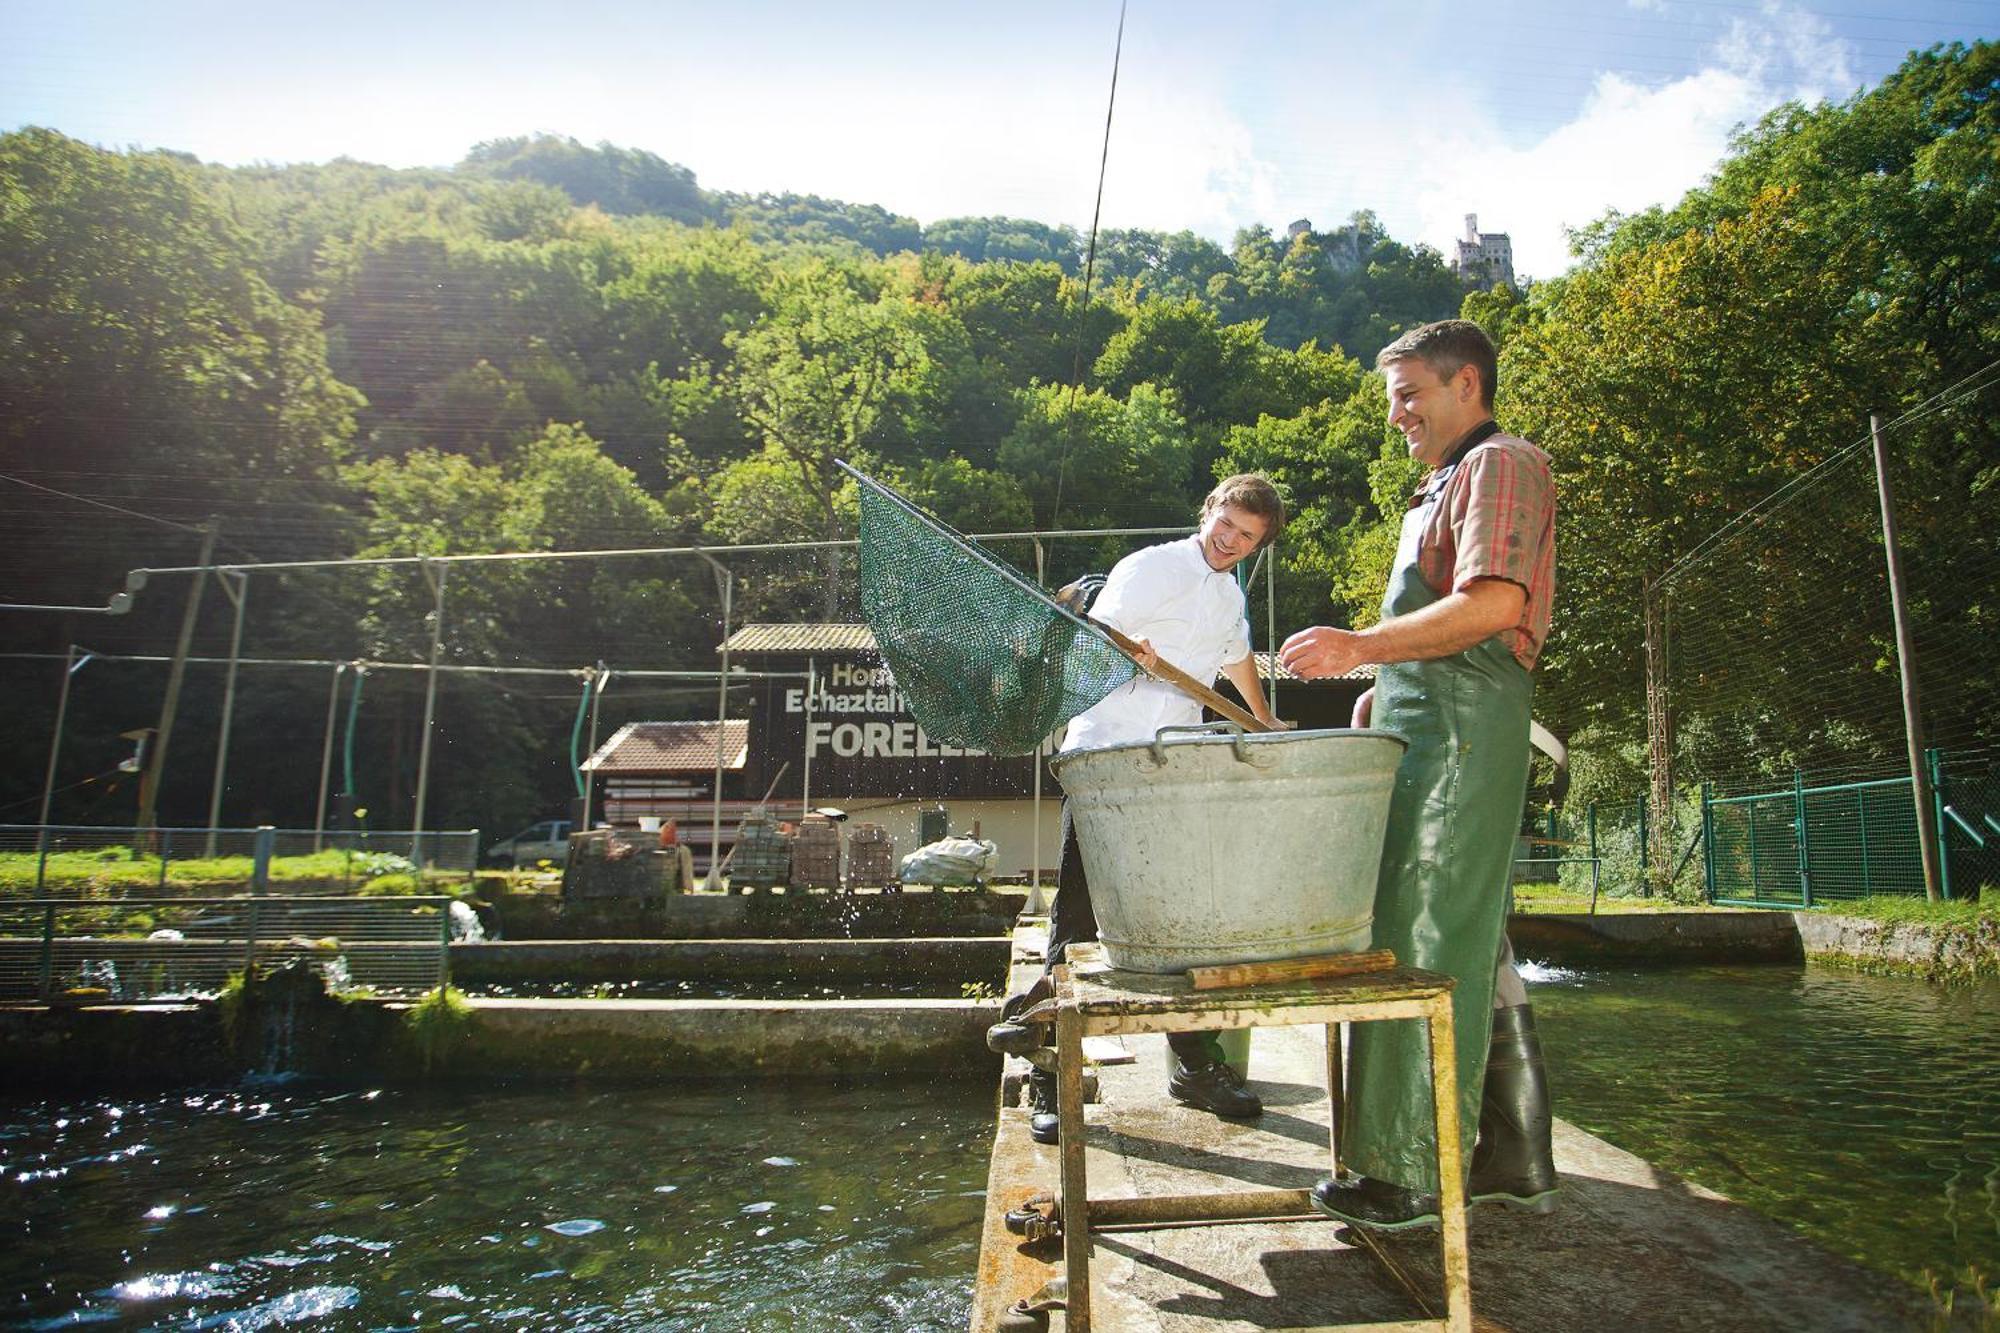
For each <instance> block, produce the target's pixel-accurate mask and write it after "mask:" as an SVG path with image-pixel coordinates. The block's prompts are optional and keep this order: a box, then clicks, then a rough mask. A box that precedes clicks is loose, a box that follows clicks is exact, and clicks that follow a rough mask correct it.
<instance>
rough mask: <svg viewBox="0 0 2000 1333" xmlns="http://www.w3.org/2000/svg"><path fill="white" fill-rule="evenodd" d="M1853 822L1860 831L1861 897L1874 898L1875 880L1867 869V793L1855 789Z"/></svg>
mask: <svg viewBox="0 0 2000 1333" xmlns="http://www.w3.org/2000/svg"><path fill="white" fill-rule="evenodd" d="M1854 822H1855V824H1856V825H1858V826H1859V828H1860V831H1861V896H1862V897H1864V898H1873V897H1874V896H1875V880H1874V877H1873V875H1872V873H1871V872H1870V871H1869V869H1868V793H1867V792H1866V791H1865V790H1862V789H1860V788H1857V789H1856V790H1855V793H1854Z"/></svg>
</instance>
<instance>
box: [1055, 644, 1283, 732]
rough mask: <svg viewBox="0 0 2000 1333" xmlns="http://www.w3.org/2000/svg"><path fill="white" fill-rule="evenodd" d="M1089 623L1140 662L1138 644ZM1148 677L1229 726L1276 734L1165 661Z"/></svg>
mask: <svg viewBox="0 0 2000 1333" xmlns="http://www.w3.org/2000/svg"><path fill="white" fill-rule="evenodd" d="M1090 623H1091V624H1093V625H1095V626H1097V628H1099V629H1101V630H1103V631H1104V634H1105V637H1107V638H1109V639H1110V640H1111V642H1112V643H1114V644H1116V645H1117V646H1118V651H1119V652H1121V653H1124V654H1125V656H1127V657H1129V658H1131V659H1132V660H1133V661H1134V662H1137V661H1138V660H1139V653H1140V651H1141V650H1140V648H1139V642H1138V640H1136V639H1133V638H1129V637H1127V636H1126V635H1124V634H1120V633H1119V632H1118V631H1117V630H1115V629H1113V628H1111V626H1109V625H1107V624H1105V623H1104V622H1103V621H1101V620H1093V621H1091V622H1090ZM1150 674H1151V675H1152V676H1153V678H1154V679H1156V680H1163V681H1165V682H1166V683H1167V684H1169V685H1171V686H1173V687H1174V688H1175V689H1177V690H1179V691H1180V692H1181V693H1182V694H1185V695H1187V696H1188V697H1189V698H1190V699H1194V700H1196V701H1198V702H1200V703H1202V704H1205V705H1206V706H1208V707H1209V708H1212V709H1214V710H1215V711H1216V712H1217V713H1220V714H1221V715H1222V716H1224V717H1226V718H1228V719H1229V720H1230V721H1231V722H1234V723H1235V724H1236V725H1237V726H1239V727H1241V728H1243V729H1244V730H1245V731H1274V730H1276V728H1274V727H1268V726H1266V725H1264V724H1263V723H1262V722H1259V721H1258V720H1257V719H1256V718H1254V717H1252V716H1251V715H1250V714H1249V713H1247V712H1245V711H1244V710H1243V709H1241V708H1239V707H1237V706H1236V705H1235V704H1233V703H1231V702H1229V700H1227V699H1225V698H1223V697H1222V696H1221V695H1219V694H1217V693H1216V692H1215V691H1214V690H1213V689H1211V688H1209V687H1208V686H1207V685H1204V684H1203V683H1202V682H1200V681H1198V680H1196V679H1195V678H1194V677H1193V676H1190V675H1189V674H1188V673H1187V672H1185V671H1183V670H1181V669H1180V668H1179V667H1177V666H1175V665H1174V664H1173V663H1172V662H1169V661H1167V660H1166V659H1165V658H1159V659H1157V660H1155V662H1154V663H1153V669H1152V672H1151V673H1150Z"/></svg>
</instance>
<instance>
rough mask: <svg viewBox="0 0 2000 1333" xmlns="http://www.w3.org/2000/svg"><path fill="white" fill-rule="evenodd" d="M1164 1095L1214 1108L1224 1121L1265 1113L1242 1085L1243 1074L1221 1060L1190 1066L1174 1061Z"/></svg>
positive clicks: (1210, 1108)
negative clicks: (1171, 1075)
mask: <svg viewBox="0 0 2000 1333" xmlns="http://www.w3.org/2000/svg"><path fill="white" fill-rule="evenodd" d="M1167 1094H1168V1095H1169V1096H1171V1097H1172V1098H1174V1100H1176V1101H1182V1102H1186V1103H1187V1104H1188V1105H1189V1106H1198V1107H1200V1108H1201V1109H1202V1110H1204V1111H1213V1112H1214V1113H1215V1114H1217V1115H1219V1116H1221V1117H1223V1118H1224V1119H1226V1120H1249V1119H1252V1118H1253V1117H1256V1116H1260V1115H1262V1114H1264V1103H1262V1102H1260V1101H1258V1100H1257V1094H1256V1093H1254V1092H1251V1091H1250V1090H1249V1089H1247V1088H1245V1087H1244V1086H1243V1076H1242V1075H1240V1074H1238V1073H1237V1072H1236V1071H1235V1070H1234V1069H1231V1068H1230V1067H1229V1066H1228V1065H1226V1064H1224V1063H1223V1062H1222V1061H1220V1060H1211V1061H1209V1062H1208V1063H1207V1064H1204V1065H1195V1066H1194V1067H1193V1068H1189V1067H1188V1065H1187V1064H1186V1062H1184V1061H1181V1060H1175V1061H1174V1076H1173V1077H1172V1078H1170V1079H1168V1080H1167Z"/></svg>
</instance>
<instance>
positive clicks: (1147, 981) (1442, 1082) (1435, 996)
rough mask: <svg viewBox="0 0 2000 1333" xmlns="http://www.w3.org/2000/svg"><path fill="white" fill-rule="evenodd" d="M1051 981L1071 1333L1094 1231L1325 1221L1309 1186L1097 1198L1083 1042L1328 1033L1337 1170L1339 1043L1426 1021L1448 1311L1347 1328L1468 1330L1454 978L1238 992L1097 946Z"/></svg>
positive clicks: (1422, 976)
mask: <svg viewBox="0 0 2000 1333" xmlns="http://www.w3.org/2000/svg"><path fill="white" fill-rule="evenodd" d="M1068 957H1069V960H1070V961H1069V963H1068V964H1067V965H1065V966H1062V967H1058V968H1057V969H1056V972H1055V982H1056V1061H1057V1080H1058V1096H1059V1103H1058V1107H1057V1113H1058V1121H1059V1123H1060V1126H1061V1131H1060V1133H1061V1137H1060V1140H1059V1142H1060V1145H1061V1146H1060V1152H1061V1155H1062V1179H1061V1190H1060V1197H1061V1200H1062V1229H1063V1259H1064V1263H1065V1267H1066V1270H1067V1273H1068V1276H1069V1293H1068V1309H1067V1313H1066V1315H1065V1320H1066V1322H1065V1324H1064V1327H1065V1329H1066V1330H1068V1333H1087V1330H1089V1328H1090V1326H1091V1324H1090V1257H1091V1243H1090V1235H1091V1232H1092V1231H1093V1230H1095V1229H1102V1228H1106V1227H1112V1226H1121V1227H1144V1226H1157V1225H1168V1224H1173V1223H1186V1222H1234V1221H1250V1220H1254V1219H1265V1220H1269V1219H1277V1218H1290V1217H1322V1216H1323V1215H1322V1214H1320V1213H1317V1212H1315V1211H1314V1210H1313V1207H1312V1205H1311V1203H1310V1202H1309V1197H1310V1196H1309V1192H1308V1191H1306V1190H1247V1191H1234V1192H1225V1193H1212V1194H1183V1195H1166V1196H1154V1197H1151V1198H1139V1199H1101V1200H1093V1199H1091V1198H1090V1196H1089V1189H1088V1186H1087V1184H1086V1181H1085V1166H1084V1161H1085V1159H1084V1124H1083V1039H1084V1038H1085V1037H1088V1036H1099V1035H1111V1034H1120V1033H1130V1032H1162V1033H1164V1032H1195V1031H1226V1030H1228V1029H1232V1028H1246V1027H1284V1026H1288V1025H1291V1024H1295V1023H1323V1024H1325V1025H1326V1068H1327V1094H1328V1100H1329V1102H1330V1104H1331V1105H1330V1125H1331V1126H1332V1128H1331V1129H1330V1130H1329V1133H1328V1165H1329V1167H1330V1169H1331V1170H1332V1172H1333V1173H1334V1174H1336V1175H1337V1174H1338V1173H1339V1171H1340V1143H1339V1137H1338V1136H1339V1125H1340V1109H1341V1096H1342V1087H1343V1085H1344V1079H1343V1077H1342V1069H1341V1046H1342V1037H1343V1035H1344V1032H1345V1029H1346V1026H1347V1024H1349V1023H1366V1022H1375V1021H1379V1020H1382V1019H1395V1018H1400V1019H1412V1018H1414V1019H1421V1020H1423V1022H1424V1023H1425V1024H1426V1030H1427V1032H1428V1034H1429V1036H1430V1048H1431V1092H1432V1107H1433V1115H1434V1119H1435V1123H1436V1128H1437V1149H1438V1181H1439V1185H1440V1189H1439V1205H1440V1209H1441V1214H1442V1219H1443V1226H1442V1228H1441V1230H1442V1233H1443V1234H1442V1236H1441V1244H1442V1247H1443V1270H1444V1289H1445V1290H1444V1297H1445V1315H1444V1318H1442V1319H1420V1320H1406V1321H1400V1322H1395V1323H1370V1324H1348V1325H1342V1326H1341V1327H1346V1328H1351V1329H1364V1330H1375V1333H1391V1331H1392V1330H1395V1331H1398V1333H1415V1330H1420V1329H1422V1330H1432V1329H1435V1330H1441V1331H1446V1333H1470V1330H1471V1328H1472V1273H1471V1265H1470V1262H1469V1260H1468V1258H1467V1253H1466V1240H1465V1185H1464V1181H1463V1180H1462V1178H1461V1177H1460V1175H1459V1168H1458V1163H1459V1160H1460V1159H1459V1132H1458V1128H1459V1127H1458V1112H1457V1101H1458V1074H1457V1066H1456V1063H1455V1055H1454V1052H1455V1050H1456V1048H1455V1046H1454V1043H1453V1036H1452V1020H1451V988H1452V979H1451V978H1450V977H1446V976H1441V975H1439V974H1437V973H1435V972H1424V971H1420V970H1418V969H1416V968H1396V969H1393V970H1390V971H1375V972H1369V973H1364V974H1360V975H1353V976H1343V977H1322V978H1316V979H1312V980H1304V981H1293V982H1286V983H1282V984H1278V985H1269V986H1256V987H1242V988H1237V989H1233V990H1200V991H1198V990H1196V989H1194V987H1193V985H1192V984H1191V983H1190V982H1189V980H1188V978H1187V977H1186V976H1185V975H1181V974H1172V975H1153V974H1150V973H1143V972H1120V971H1117V970H1115V969H1113V968H1111V966H1110V965H1109V964H1108V963H1106V962H1104V960H1103V953H1102V950H1101V948H1100V947H1099V946H1096V945H1072V946H1071V947H1070V949H1069V952H1068Z"/></svg>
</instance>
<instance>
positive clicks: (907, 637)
mask: <svg viewBox="0 0 2000 1333" xmlns="http://www.w3.org/2000/svg"><path fill="white" fill-rule="evenodd" d="M847 471H848V474H849V475H850V476H852V477H853V478H854V479H855V481H856V482H857V483H858V484H859V486H860V494H861V610H862V614H863V616H865V617H866V619H867V621H868V627H869V629H871V630H873V631H874V633H875V642H876V645H877V646H878V647H879V648H880V649H881V651H882V658H883V661H884V662H885V663H886V664H887V665H888V667H889V671H890V673H891V674H892V675H894V676H895V678H896V684H897V685H898V686H899V687H900V688H901V689H902V691H903V693H904V695H905V696H906V697H907V698H908V700H909V705H910V711H911V713H913V714H914V715H915V716H916V719H917V722H918V723H919V724H920V725H921V726H922V727H923V729H924V731H925V732H926V734H928V735H929V736H930V738H931V739H932V740H935V741H942V742H944V743H945V744H948V745H961V746H964V747H966V748H967V749H972V750H980V751H984V752H985V753H987V754H996V755H1012V754H1029V753H1032V752H1033V751H1034V750H1035V749H1036V748H1037V747H1039V746H1040V745H1041V743H1042V741H1043V740H1044V739H1045V738H1046V737H1047V736H1048V734H1049V733H1050V732H1052V731H1054V730H1055V729H1056V728H1057V727H1058V726H1060V725H1062V724H1063V723H1064V722H1067V721H1069V719H1071V718H1073V717H1075V716H1076V715H1077V714H1078V713H1081V712H1083V711H1084V710H1085V709H1086V708H1089V707H1090V706H1091V705H1093V704H1095V703H1097V702H1098V701H1099V700H1100V699H1102V698H1104V697H1105V696H1106V695H1108V694H1110V693H1111V692H1112V691H1113V690H1115V689H1117V688H1118V687H1119V686H1120V685H1123V684H1124V683H1125V682H1127V681H1129V680H1131V679H1132V678H1133V677H1134V676H1135V675H1137V674H1138V667H1136V666H1135V665H1133V663H1132V660H1131V659H1130V658H1128V657H1126V656H1125V655H1124V654H1123V653H1121V652H1120V651H1118V649H1117V647H1115V646H1114V645H1113V644H1112V643H1111V641H1110V640H1109V639H1108V638H1106V637H1105V636H1104V634H1103V633H1102V632H1101V631H1099V630H1097V629H1096V628H1095V627H1093V626H1092V625H1090V624H1089V623H1088V622H1086V621H1084V620H1083V619H1081V618H1079V617H1078V616H1075V615H1073V614H1071V613H1070V612H1069V611H1067V610H1065V609H1064V608H1063V607H1061V606H1059V605H1058V604H1057V603H1056V602H1055V601H1054V599H1052V598H1050V597H1049V596H1048V595H1047V594H1046V593H1044V592H1042V591H1041V590H1040V589H1039V588H1037V587H1035V586H1034V585H1033V584H1032V583H1030V582H1029V581H1028V580H1027V579H1025V578H1023V577H1022V576H1021V575H1020V574H1018V573H1016V572H1015V571H1014V570H1013V569H1011V568H1009V567H1008V566H1007V565H1006V564H1004V563H1003V562H1002V561H1000V560H999V559H997V558H996V557H994V556H993V555H991V554H990V553H988V552H987V551H985V550H984V549H982V548H981V547H980V546H979V544H978V543H977V542H974V541H973V540H972V539H971V538H969V537H966V536H964V535H962V534H960V533H957V532H954V531H952V530H951V529H950V528H949V527H946V526H945V525H944V524H943V523H940V522H938V521H937V520H936V519H934V518H932V517H931V516H930V515H928V514H926V513H925V512H924V511H923V510H921V509H919V508H917V507H916V506H915V505H913V504H911V503H910V502H909V501H908V500H905V499H904V498H903V497H902V496H900V495H898V494H896V493H895V492H894V491H892V490H890V489H889V488H888V487H886V486H884V485H882V484H881V483H880V482H878V481H876V480H874V479H873V478H871V477H868V476H865V475H863V474H862V473H860V472H856V471H854V469H852V468H849V469H847Z"/></svg>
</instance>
